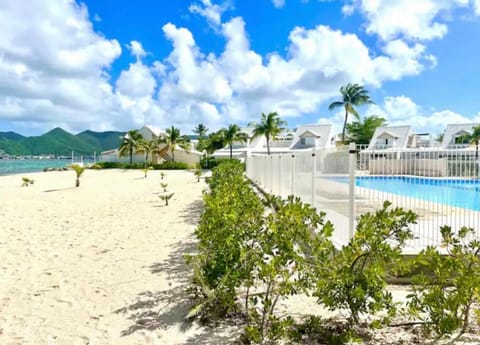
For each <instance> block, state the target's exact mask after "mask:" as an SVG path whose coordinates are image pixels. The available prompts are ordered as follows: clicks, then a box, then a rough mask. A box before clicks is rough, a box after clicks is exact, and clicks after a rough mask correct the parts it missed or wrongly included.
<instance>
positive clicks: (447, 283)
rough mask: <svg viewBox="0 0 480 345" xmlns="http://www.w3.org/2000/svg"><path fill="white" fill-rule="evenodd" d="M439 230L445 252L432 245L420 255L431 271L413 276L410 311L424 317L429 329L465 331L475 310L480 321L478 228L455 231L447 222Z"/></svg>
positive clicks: (436, 330)
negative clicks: (476, 237)
mask: <svg viewBox="0 0 480 345" xmlns="http://www.w3.org/2000/svg"><path fill="white" fill-rule="evenodd" d="M440 232H441V235H442V242H443V243H442V246H443V248H445V250H446V253H440V252H439V251H438V250H437V249H435V248H431V247H430V248H427V249H426V250H424V251H422V252H421V253H420V255H419V256H418V258H417V262H418V264H419V265H428V266H429V267H430V268H431V273H429V274H428V275H426V274H419V275H417V276H416V277H415V278H414V285H413V286H414V289H413V290H414V293H413V294H412V295H410V296H409V298H410V301H409V303H408V306H409V311H410V313H411V315H412V316H414V317H417V318H420V319H421V320H423V321H425V324H424V327H425V328H426V329H427V330H429V331H434V332H436V333H437V334H439V335H444V334H451V333H453V332H455V331H457V330H458V329H460V330H461V332H462V333H464V332H466V331H467V330H468V327H469V322H470V317H471V315H470V314H471V312H472V311H473V312H474V314H475V315H476V317H477V322H480V307H479V302H480V288H479V287H480V241H478V240H476V239H472V237H473V238H474V236H475V231H474V230H473V229H471V228H466V227H464V228H462V229H460V230H459V231H458V234H455V233H454V232H453V231H452V228H451V227H449V226H444V227H442V228H441V229H440ZM474 306H475V307H474ZM472 309H473V310H472Z"/></svg>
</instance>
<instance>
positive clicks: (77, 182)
mask: <svg viewBox="0 0 480 345" xmlns="http://www.w3.org/2000/svg"><path fill="white" fill-rule="evenodd" d="M75 187H80V178H79V177H78V176H77V180H76V181H75Z"/></svg>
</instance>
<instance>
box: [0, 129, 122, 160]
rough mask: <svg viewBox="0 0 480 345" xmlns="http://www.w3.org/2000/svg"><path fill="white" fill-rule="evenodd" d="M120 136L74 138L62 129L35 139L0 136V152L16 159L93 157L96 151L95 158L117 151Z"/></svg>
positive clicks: (88, 134)
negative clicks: (32, 157) (100, 154)
mask: <svg viewBox="0 0 480 345" xmlns="http://www.w3.org/2000/svg"><path fill="white" fill-rule="evenodd" d="M122 134H123V133H122V132H113V131H109V132H93V131H84V132H82V133H79V134H77V135H73V134H71V133H69V132H67V131H65V130H63V129H61V128H55V129H53V130H51V131H49V132H47V133H45V134H43V135H40V136H35V137H24V136H22V135H20V134H18V133H15V132H0V150H3V151H5V153H8V154H11V155H16V156H25V155H45V154H54V155H61V156H69V155H70V154H71V153H72V151H74V152H75V155H93V152H95V151H96V152H97V154H98V153H100V152H101V151H105V150H108V149H112V148H116V147H118V145H119V143H120V136H121V135H122Z"/></svg>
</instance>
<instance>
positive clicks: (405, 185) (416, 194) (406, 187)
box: [336, 176, 480, 211]
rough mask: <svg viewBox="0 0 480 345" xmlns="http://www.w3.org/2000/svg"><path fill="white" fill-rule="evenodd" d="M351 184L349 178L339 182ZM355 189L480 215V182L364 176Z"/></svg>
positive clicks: (357, 180)
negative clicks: (442, 205)
mask: <svg viewBox="0 0 480 345" xmlns="http://www.w3.org/2000/svg"><path fill="white" fill-rule="evenodd" d="M336 180H338V181H340V182H344V183H348V178H339V179H336ZM355 185H357V186H359V187H364V188H370V189H373V190H377V191H381V192H386V193H392V194H397V195H403V196H407V197H411V198H417V199H422V200H426V201H433V202H438V203H442V204H446V205H449V206H455V207H461V208H466V209H470V210H475V211H480V180H476V179H438V178H424V177H405V176H360V177H357V178H356V179H355Z"/></svg>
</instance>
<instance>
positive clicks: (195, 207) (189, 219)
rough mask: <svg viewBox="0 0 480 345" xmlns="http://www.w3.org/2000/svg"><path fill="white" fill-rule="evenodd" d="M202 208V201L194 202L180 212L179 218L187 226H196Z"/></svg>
mask: <svg viewBox="0 0 480 345" xmlns="http://www.w3.org/2000/svg"><path fill="white" fill-rule="evenodd" d="M203 207H204V203H203V200H195V201H194V202H192V203H190V204H188V205H187V206H186V207H185V208H184V209H183V210H181V211H180V214H179V217H180V219H182V220H183V221H184V222H186V223H187V224H190V225H198V223H199V221H200V216H201V215H202V211H203Z"/></svg>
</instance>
